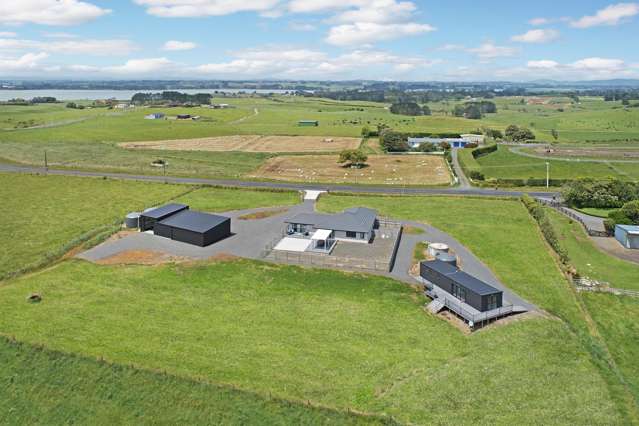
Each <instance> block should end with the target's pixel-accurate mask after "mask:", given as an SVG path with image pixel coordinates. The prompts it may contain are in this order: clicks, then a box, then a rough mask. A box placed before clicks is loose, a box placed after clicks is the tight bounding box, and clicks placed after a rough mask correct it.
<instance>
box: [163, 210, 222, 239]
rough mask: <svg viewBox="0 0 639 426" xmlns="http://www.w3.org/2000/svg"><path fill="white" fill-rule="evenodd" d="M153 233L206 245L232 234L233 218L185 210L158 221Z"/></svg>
mask: <svg viewBox="0 0 639 426" xmlns="http://www.w3.org/2000/svg"><path fill="white" fill-rule="evenodd" d="M153 233H154V234H155V235H159V236H161V237H167V238H170V239H172V240H176V241H181V242H183V243H188V244H193V245H196V246H200V247H205V246H208V245H210V244H213V243H214V242H217V241H219V240H222V239H224V238H226V237H228V236H230V235H231V219H230V218H228V217H224V216H216V215H213V214H208V213H201V212H196V211H193V210H184V211H181V212H179V213H177V214H175V215H172V216H169V217H168V218H167V219H164V220H163V221H161V222H158V223H157V224H156V225H155V227H154V230H153Z"/></svg>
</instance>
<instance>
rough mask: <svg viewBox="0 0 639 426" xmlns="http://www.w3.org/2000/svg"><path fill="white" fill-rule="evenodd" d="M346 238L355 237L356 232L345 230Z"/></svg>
mask: <svg viewBox="0 0 639 426" xmlns="http://www.w3.org/2000/svg"><path fill="white" fill-rule="evenodd" d="M346 238H357V232H352V231H346Z"/></svg>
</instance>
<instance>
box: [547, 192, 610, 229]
mask: <svg viewBox="0 0 639 426" xmlns="http://www.w3.org/2000/svg"><path fill="white" fill-rule="evenodd" d="M537 201H539V202H540V203H542V204H543V205H546V206H548V207H551V208H553V209H555V210H557V211H558V212H559V213H561V214H563V215H565V216H568V217H569V218H571V219H572V220H574V221H577V222H579V223H580V224H581V225H582V226H583V227H584V229H585V230H586V232H587V233H588V235H590V236H591V237H609V236H610V234H609V233H608V232H607V231H600V230H598V229H592V228H590V227H589V226H588V224H587V223H586V222H585V221H584V220H583V219H582V218H581V217H579V215H577V214H575V213H574V212H572V211H571V210H570V209H567V208H566V207H564V205H563V204H561V203H560V202H558V201H555V200H546V199H543V198H537Z"/></svg>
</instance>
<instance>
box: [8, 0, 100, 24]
mask: <svg viewBox="0 0 639 426" xmlns="http://www.w3.org/2000/svg"><path fill="white" fill-rule="evenodd" d="M110 12H111V11H110V10H109V9H102V8H100V7H98V6H96V5H94V4H91V3H87V2H83V1H79V0H2V1H1V2H0V23H6V24H24V23H33V24H42V25H76V24H81V23H83V22H88V21H91V20H93V19H96V18H99V17H100V16H103V15H106V14H108V13H110Z"/></svg>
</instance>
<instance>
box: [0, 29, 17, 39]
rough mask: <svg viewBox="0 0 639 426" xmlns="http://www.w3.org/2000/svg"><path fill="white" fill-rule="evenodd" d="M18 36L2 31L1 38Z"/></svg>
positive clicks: (11, 32)
mask: <svg viewBox="0 0 639 426" xmlns="http://www.w3.org/2000/svg"><path fill="white" fill-rule="evenodd" d="M17 36H18V34H16V33H14V32H13V31H0V37H3V38H4V37H17Z"/></svg>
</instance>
